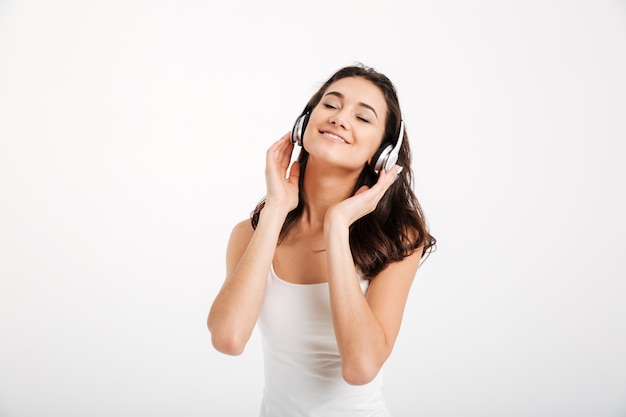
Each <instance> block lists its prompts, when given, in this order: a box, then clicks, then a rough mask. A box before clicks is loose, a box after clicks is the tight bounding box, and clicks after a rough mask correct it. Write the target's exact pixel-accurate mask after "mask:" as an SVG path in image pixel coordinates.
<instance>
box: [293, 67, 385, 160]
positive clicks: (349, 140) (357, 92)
mask: <svg viewBox="0 0 626 417" xmlns="http://www.w3.org/2000/svg"><path fill="white" fill-rule="evenodd" d="M386 117H387V102H386V101H385V97H384V95H383V93H382V91H381V90H380V89H379V88H378V87H376V85H374V84H373V83H372V82H370V81H368V80H366V79H364V78H361V77H348V78H342V79H340V80H337V81H335V82H334V83H332V84H331V85H330V86H328V89H327V90H326V92H325V93H324V95H323V96H322V99H321V100H320V102H319V103H318V105H317V106H315V108H314V109H313V111H312V112H311V116H310V118H309V123H308V125H307V128H306V131H305V133H304V138H303V143H304V146H305V148H306V150H307V151H308V152H309V154H310V157H311V158H313V159H312V160H316V161H318V162H322V161H325V162H327V163H329V164H330V165H336V166H337V167H338V168H341V169H344V170H345V169H348V170H354V171H359V172H360V171H361V170H362V169H363V165H364V164H365V162H368V161H370V160H371V158H372V156H373V155H374V153H376V151H377V150H378V148H379V147H380V145H381V142H382V139H383V135H384V133H385V122H386Z"/></svg>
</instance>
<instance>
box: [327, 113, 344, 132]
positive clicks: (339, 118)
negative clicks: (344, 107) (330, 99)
mask: <svg viewBox="0 0 626 417" xmlns="http://www.w3.org/2000/svg"><path fill="white" fill-rule="evenodd" d="M347 120H348V118H347V116H346V115H345V114H344V112H343V111H338V112H337V113H335V114H333V115H332V116H330V119H329V120H328V121H329V122H330V123H331V124H333V125H335V126H341V127H342V128H344V129H348V122H347Z"/></svg>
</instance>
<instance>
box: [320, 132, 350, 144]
mask: <svg viewBox="0 0 626 417" xmlns="http://www.w3.org/2000/svg"><path fill="white" fill-rule="evenodd" d="M319 132H320V134H321V135H322V136H324V137H326V138H328V139H330V140H333V141H336V142H343V143H346V144H348V145H349V144H350V142H348V141H347V140H346V138H345V137H343V136H342V135H340V134H339V133H337V132H335V131H333V130H320V131H319Z"/></svg>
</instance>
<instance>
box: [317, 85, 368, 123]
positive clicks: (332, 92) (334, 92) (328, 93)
mask: <svg viewBox="0 0 626 417" xmlns="http://www.w3.org/2000/svg"><path fill="white" fill-rule="evenodd" d="M324 96H336V97H339V98H344V96H343V94H341V93H340V92H339V91H329V92H327V93H326V94H324ZM357 104H358V105H359V106H362V107H365V108H366V109H370V110H371V111H373V112H374V115H375V116H376V118H377V119H378V113H376V110H374V108H373V107H372V106H370V105H369V104H367V103H363V102H362V101H360V102H358V103H357Z"/></svg>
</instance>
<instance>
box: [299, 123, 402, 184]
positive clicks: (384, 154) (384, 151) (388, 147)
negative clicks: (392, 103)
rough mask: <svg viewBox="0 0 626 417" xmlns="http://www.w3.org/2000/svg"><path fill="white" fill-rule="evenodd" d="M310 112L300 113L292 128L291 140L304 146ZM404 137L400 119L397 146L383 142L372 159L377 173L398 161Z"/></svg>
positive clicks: (386, 169)
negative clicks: (303, 141)
mask: <svg viewBox="0 0 626 417" xmlns="http://www.w3.org/2000/svg"><path fill="white" fill-rule="evenodd" d="M310 115H311V113H310V112H306V113H303V114H301V115H300V117H298V119H297V120H296V123H294V125H293V129H292V130H291V142H292V143H294V144H296V143H297V144H298V145H299V146H302V137H303V136H304V131H305V129H306V125H307V124H308V123H309V116H310ZM403 139H404V121H402V120H401V121H400V133H399V134H398V139H397V140H396V144H395V146H394V145H393V144H392V143H390V142H385V143H383V144H382V145H381V146H380V148H379V149H378V151H376V153H375V154H374V156H373V157H372V161H376V162H375V163H374V164H372V166H373V167H374V172H376V173H377V174H378V173H379V172H380V170H381V169H383V168H384V169H385V171H388V170H389V169H390V168H391V167H393V166H394V165H395V163H396V162H397V161H398V154H399V153H400V146H402V140H403Z"/></svg>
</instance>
